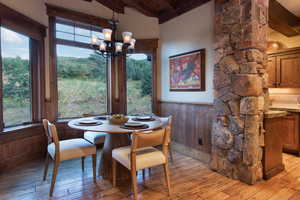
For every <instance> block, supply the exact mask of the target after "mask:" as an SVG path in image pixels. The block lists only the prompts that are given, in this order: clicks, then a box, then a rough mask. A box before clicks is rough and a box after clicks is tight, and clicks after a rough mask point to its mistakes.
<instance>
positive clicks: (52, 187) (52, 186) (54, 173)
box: [50, 160, 59, 197]
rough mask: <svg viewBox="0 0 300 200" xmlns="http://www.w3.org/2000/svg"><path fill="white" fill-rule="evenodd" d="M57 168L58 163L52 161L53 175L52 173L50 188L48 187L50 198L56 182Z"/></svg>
mask: <svg viewBox="0 0 300 200" xmlns="http://www.w3.org/2000/svg"><path fill="white" fill-rule="evenodd" d="M58 167H59V161H58V160H55V161H54V166H53V173H52V180H51V187H50V196H51V197H52V195H53V190H54V185H55V182H56V176H57V171H58Z"/></svg>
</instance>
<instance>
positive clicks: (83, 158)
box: [81, 157, 85, 172]
mask: <svg viewBox="0 0 300 200" xmlns="http://www.w3.org/2000/svg"><path fill="white" fill-rule="evenodd" d="M84 160H85V157H82V158H81V169H82V171H83V172H84Z"/></svg>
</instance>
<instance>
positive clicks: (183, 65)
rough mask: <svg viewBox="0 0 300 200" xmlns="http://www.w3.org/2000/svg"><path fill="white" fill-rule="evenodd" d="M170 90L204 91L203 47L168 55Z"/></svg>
mask: <svg viewBox="0 0 300 200" xmlns="http://www.w3.org/2000/svg"><path fill="white" fill-rule="evenodd" d="M169 65H170V91H205V49H200V50H196V51H191V52H187V53H183V54H179V55H174V56H170V57H169Z"/></svg>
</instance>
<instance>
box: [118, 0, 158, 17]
mask: <svg viewBox="0 0 300 200" xmlns="http://www.w3.org/2000/svg"><path fill="white" fill-rule="evenodd" d="M122 1H123V2H124V3H125V4H126V6H128V7H132V8H135V9H136V10H137V11H139V12H141V13H143V14H144V15H146V16H149V17H158V13H157V12H156V11H153V10H151V9H149V8H148V7H147V6H146V5H145V4H143V3H142V2H141V1H138V0H122ZM143 2H144V1H143ZM146 3H147V1H146Z"/></svg>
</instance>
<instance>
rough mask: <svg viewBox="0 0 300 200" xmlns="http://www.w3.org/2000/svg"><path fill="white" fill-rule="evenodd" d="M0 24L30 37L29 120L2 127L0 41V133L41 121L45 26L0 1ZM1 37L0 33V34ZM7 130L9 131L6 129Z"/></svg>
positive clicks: (43, 90) (42, 111) (42, 114)
mask: <svg viewBox="0 0 300 200" xmlns="http://www.w3.org/2000/svg"><path fill="white" fill-rule="evenodd" d="M0 11H1V12H0V26H2V27H4V28H8V29H10V30H12V31H15V32H17V33H20V34H23V35H26V36H27V37H29V38H30V46H29V47H30V78H31V85H30V86H31V112H32V114H31V120H30V121H31V122H25V123H24V124H15V125H12V126H6V127H4V118H3V110H4V109H3V79H2V72H3V71H2V64H3V63H2V55H1V53H2V52H1V41H0V75H1V76H0V133H1V134H2V133H5V132H7V130H13V129H20V127H21V128H22V127H27V126H29V125H31V124H36V123H39V122H41V120H42V118H43V116H44V112H45V108H44V105H45V104H44V98H45V61H44V60H45V59H44V58H45V49H44V38H45V36H46V26H44V25H42V24H40V23H38V22H36V21H34V20H32V19H31V18H29V17H27V16H25V15H23V14H21V13H19V12H17V11H15V10H13V9H11V8H9V7H7V6H5V5H3V4H1V3H0ZM0 37H1V34H0ZM8 132H9V131H8Z"/></svg>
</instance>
